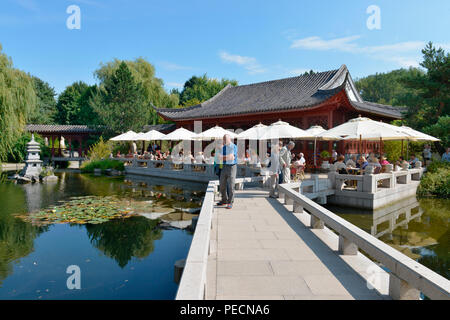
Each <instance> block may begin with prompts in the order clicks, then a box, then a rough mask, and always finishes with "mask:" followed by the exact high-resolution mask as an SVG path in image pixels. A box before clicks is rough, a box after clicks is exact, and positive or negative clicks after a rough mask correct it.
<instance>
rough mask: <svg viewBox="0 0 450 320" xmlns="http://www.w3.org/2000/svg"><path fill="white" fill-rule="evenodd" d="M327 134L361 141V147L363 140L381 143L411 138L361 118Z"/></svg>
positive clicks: (382, 124)
mask: <svg viewBox="0 0 450 320" xmlns="http://www.w3.org/2000/svg"><path fill="white" fill-rule="evenodd" d="M325 134H327V135H335V136H339V137H341V138H343V140H359V141H360V147H361V141H362V140H372V141H374V140H380V143H381V142H382V141H383V140H403V139H408V138H410V137H411V136H410V135H409V134H406V133H403V132H401V131H399V130H397V129H395V128H393V126H387V125H386V123H383V122H380V121H374V120H371V119H369V118H364V117H361V116H359V117H358V118H355V119H351V120H349V121H347V122H345V123H343V124H340V125H338V126H337V127H334V128H331V129H330V130H328V131H326V132H325ZM360 153H361V150H360Z"/></svg>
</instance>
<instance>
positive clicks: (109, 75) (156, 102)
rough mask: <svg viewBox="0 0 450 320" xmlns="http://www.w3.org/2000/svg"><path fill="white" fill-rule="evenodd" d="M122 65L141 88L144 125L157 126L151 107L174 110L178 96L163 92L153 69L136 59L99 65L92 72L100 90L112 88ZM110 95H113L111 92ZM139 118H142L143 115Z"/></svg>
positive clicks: (161, 83) (161, 84) (156, 117)
mask: <svg viewBox="0 0 450 320" xmlns="http://www.w3.org/2000/svg"><path fill="white" fill-rule="evenodd" d="M122 64H125V65H126V66H127V68H128V69H129V71H130V72H131V75H132V77H133V79H134V81H135V83H136V84H139V86H140V87H141V91H142V96H143V99H144V100H143V101H142V104H144V105H145V106H146V108H147V109H148V111H146V112H145V118H143V120H145V124H157V123H158V122H159V118H158V115H157V113H156V111H155V110H154V109H153V106H154V107H158V108H174V107H176V106H177V105H178V95H177V94H173V93H170V94H168V93H167V92H166V91H165V90H164V87H163V84H164V83H163V81H162V80H161V79H159V78H157V77H155V67H154V66H153V65H152V64H150V63H149V62H148V61H146V60H145V59H143V58H138V59H135V60H134V61H129V60H124V61H122V60H118V59H115V60H113V61H111V62H108V63H106V64H101V65H100V68H99V69H98V70H96V71H95V72H94V75H95V77H96V78H97V79H98V80H99V81H100V84H99V87H100V89H103V88H106V87H108V88H112V82H113V79H114V77H115V73H116V71H117V69H118V68H119V66H120V65H122ZM111 94H113V93H112V92H111ZM98 103H99V101H97V102H94V104H98ZM141 116H144V114H142V115H141ZM141 129H142V128H139V129H138V130H139V131H140V130H141ZM127 130H128V129H127Z"/></svg>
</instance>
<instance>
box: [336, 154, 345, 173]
mask: <svg viewBox="0 0 450 320" xmlns="http://www.w3.org/2000/svg"><path fill="white" fill-rule="evenodd" d="M344 160H345V157H344V156H339V157H338V158H337V161H336V162H335V163H334V170H336V171H338V172H339V173H340V174H347V173H348V172H347V166H346V165H345V163H344Z"/></svg>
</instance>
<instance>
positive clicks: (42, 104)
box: [28, 76, 57, 124]
mask: <svg viewBox="0 0 450 320" xmlns="http://www.w3.org/2000/svg"><path fill="white" fill-rule="evenodd" d="M32 79H33V85H34V91H35V93H36V97H37V102H36V108H35V111H34V112H33V113H32V114H30V115H29V117H28V123H34V124H53V123H54V121H55V116H56V114H57V109H56V99H55V96H56V92H55V89H54V88H52V87H51V86H50V85H49V84H48V83H47V82H45V81H43V80H41V79H39V78H38V77H34V76H33V77H32Z"/></svg>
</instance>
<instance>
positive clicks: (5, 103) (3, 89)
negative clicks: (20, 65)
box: [0, 45, 37, 161]
mask: <svg viewBox="0 0 450 320" xmlns="http://www.w3.org/2000/svg"><path fill="white" fill-rule="evenodd" d="M36 100H37V99H36V93H35V91H34V87H33V80H32V79H31V77H30V76H29V75H27V74H26V73H25V72H23V71H20V70H18V69H15V68H13V63H12V60H11V59H10V58H9V57H8V56H6V55H5V54H4V53H3V52H2V47H1V45H0V161H5V159H6V158H7V155H8V153H9V152H10V151H11V146H12V145H13V144H14V142H15V141H16V140H17V139H18V138H19V137H20V135H21V134H22V132H23V128H24V126H25V124H26V120H27V118H28V116H29V115H30V114H32V113H33V112H34V109H35V108H36Z"/></svg>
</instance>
